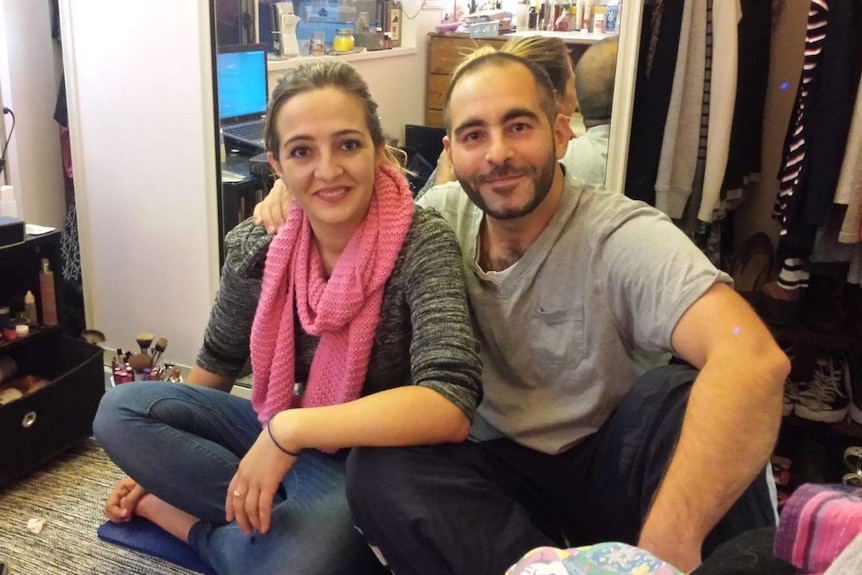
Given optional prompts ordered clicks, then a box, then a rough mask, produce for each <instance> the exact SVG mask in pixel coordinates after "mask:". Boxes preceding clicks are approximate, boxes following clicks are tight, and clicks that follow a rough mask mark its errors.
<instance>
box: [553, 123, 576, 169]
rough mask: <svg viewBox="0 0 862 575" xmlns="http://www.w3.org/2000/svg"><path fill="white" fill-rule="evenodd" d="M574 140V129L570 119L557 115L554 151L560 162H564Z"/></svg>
mask: <svg viewBox="0 0 862 575" xmlns="http://www.w3.org/2000/svg"><path fill="white" fill-rule="evenodd" d="M571 139H572V127H571V126H570V125H569V117H568V116H566V115H564V114H557V118H556V119H555V120H554V149H555V151H556V156H557V159H558V160H562V159H563V157H564V156H565V155H566V150H567V149H568V147H569V140H571Z"/></svg>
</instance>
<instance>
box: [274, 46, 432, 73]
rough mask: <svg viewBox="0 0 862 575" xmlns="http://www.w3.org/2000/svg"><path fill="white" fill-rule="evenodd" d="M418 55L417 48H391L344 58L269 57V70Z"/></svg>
mask: <svg viewBox="0 0 862 575" xmlns="http://www.w3.org/2000/svg"><path fill="white" fill-rule="evenodd" d="M414 54H416V48H390V49H389V50H373V51H371V52H369V51H367V50H366V51H365V52H358V53H356V54H344V55H343V56H296V57H294V58H274V57H272V56H269V57H267V60H266V66H267V69H268V70H269V71H270V72H272V71H274V70H275V71H277V70H289V69H290V68H293V67H294V66H297V65H299V64H302V63H305V62H316V61H322V60H340V61H342V62H362V61H365V60H381V59H384V58H400V57H403V56H412V55H414Z"/></svg>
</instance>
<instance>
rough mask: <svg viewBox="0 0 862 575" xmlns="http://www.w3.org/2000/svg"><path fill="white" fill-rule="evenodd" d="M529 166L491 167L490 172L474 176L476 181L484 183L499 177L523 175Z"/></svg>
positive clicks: (527, 171) (526, 172)
mask: <svg viewBox="0 0 862 575" xmlns="http://www.w3.org/2000/svg"><path fill="white" fill-rule="evenodd" d="M529 171H530V170H529V168H515V167H512V166H506V165H504V166H500V167H497V168H494V169H492V170H491V171H490V172H487V173H485V174H481V175H479V176H477V177H476V181H477V182H478V183H480V184H484V183H486V182H489V181H493V180H499V179H500V178H508V177H511V176H525V175H527V174H528V173H529Z"/></svg>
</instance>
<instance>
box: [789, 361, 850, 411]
mask: <svg viewBox="0 0 862 575" xmlns="http://www.w3.org/2000/svg"><path fill="white" fill-rule="evenodd" d="M849 386H850V369H849V368H848V367H847V361H846V360H845V359H844V358H843V357H842V356H840V355H835V354H827V355H825V356H824V357H820V358H818V359H817V363H816V365H815V367H814V375H813V376H812V379H811V381H810V382H809V383H808V386H807V387H806V389H805V390H804V391H800V392H799V394H798V398H797V402H796V405H795V407H794V408H793V412H794V413H795V414H796V415H797V416H799V417H801V418H803V419H808V420H811V421H822V422H826V423H838V422H839V421H843V420H844V418H845V417H846V416H847V410H848V408H849V406H850V392H849Z"/></svg>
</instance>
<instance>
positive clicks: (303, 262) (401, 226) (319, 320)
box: [251, 165, 413, 424]
mask: <svg viewBox="0 0 862 575" xmlns="http://www.w3.org/2000/svg"><path fill="white" fill-rule="evenodd" d="M412 221H413V199H412V196H411V194H410V187H409V186H408V184H407V180H406V179H405V178H404V176H403V175H402V174H401V173H400V172H399V171H398V170H396V169H395V168H393V167H391V166H388V165H384V166H383V167H381V168H380V170H378V172H377V176H376V179H375V182H374V195H373V196H372V199H371V204H370V206H369V208H368V214H367V215H366V217H365V219H364V220H363V221H362V223H361V224H360V226H359V228H357V230H356V231H355V232H354V234H353V236H352V237H351V238H350V241H349V242H348V244H347V247H345V249H344V252H342V254H341V257H340V258H339V259H338V263H337V264H336V266H335V269H334V270H333V271H332V275H331V277H330V278H329V280H327V279H326V278H325V277H324V274H323V266H322V265H321V261H320V253H319V252H318V251H317V247H316V245H315V242H314V237H313V234H312V231H311V224H310V222H309V220H308V216H307V215H306V214H305V212H303V211H302V209H301V208H300V207H299V205H298V204H297V203H296V202H294V203H293V204H292V206H291V210H290V216H289V217H288V219H287V222H285V224H284V225H283V226H282V228H281V230H280V231H279V232H278V235H277V236H276V237H275V238H274V239H273V240H272V243H271V244H270V246H269V251H268V252H267V255H266V267H265V268H264V273H263V288H262V290H261V294H260V302H259V303H258V306H257V313H256V315H255V318H254V324H253V326H252V331H251V361H252V369H253V370H254V385H253V387H252V405H253V406H254V409H255V411H256V412H257V417H258V419H259V420H260V422H261V423H262V424H265V423H266V422H267V421H269V420H270V419H271V418H272V417H273V416H274V415H275V414H277V413H278V412H280V411H283V410H285V409H288V408H291V407H296V406H295V405H294V403H295V402H294V394H293V388H294V382H295V381H296V380H295V360H296V357H295V356H296V353H295V349H296V346H295V336H294V318H293V313H294V300H295V302H296V309H297V312H298V314H299V320H300V323H301V325H302V328H303V329H304V330H305V331H306V333H308V334H310V335H314V336H320V342H319V344H318V346H317V351H316V352H315V354H314V359H313V360H312V363H311V370H310V373H309V376H308V381H307V382H306V388H305V391H304V393H303V395H302V400H301V401H300V402H299V404H300V406H301V407H315V406H324V405H336V404H339V403H344V402H347V401H351V400H353V399H356V398H358V397H359V395H360V393H361V391H362V385H363V383H364V381H365V375H366V372H367V370H368V360H369V357H370V356H371V346H372V344H373V342H374V333H375V331H376V329H377V323H378V322H379V321H380V305H381V303H382V301H383V290H384V287H385V284H386V281H387V280H388V279H389V276H390V275H391V274H392V270H393V269H394V267H395V262H396V260H397V258H398V254H399V252H400V251H401V246H402V245H403V244H404V238H405V237H406V236H407V231H408V230H409V229H410V224H411V222H412Z"/></svg>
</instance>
